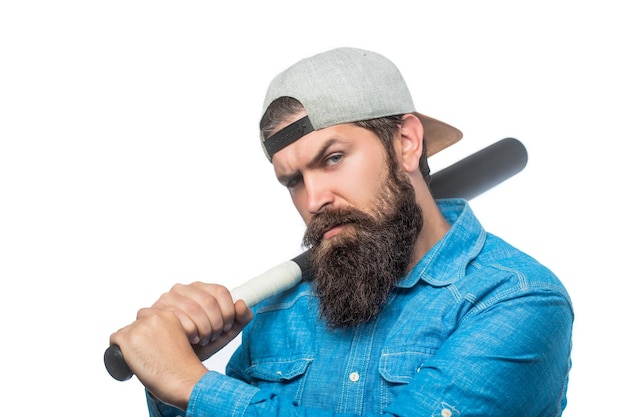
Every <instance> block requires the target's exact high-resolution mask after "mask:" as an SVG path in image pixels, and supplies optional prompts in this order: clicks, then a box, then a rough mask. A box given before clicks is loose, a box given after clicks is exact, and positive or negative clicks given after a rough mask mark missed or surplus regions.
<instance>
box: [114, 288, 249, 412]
mask: <svg viewBox="0 0 626 417" xmlns="http://www.w3.org/2000/svg"><path fill="white" fill-rule="evenodd" d="M250 320H252V311H251V310H250V309H249V308H248V307H247V306H246V304H245V303H244V302H243V301H241V300H240V301H238V302H237V303H236V304H233V300H232V297H231V296H230V292H229V291H228V290H227V289H226V288H225V287H223V286H221V285H216V284H204V283H199V282H196V283H193V284H189V285H181V284H177V285H175V286H174V287H172V289H171V290H170V291H169V292H167V293H165V294H163V295H162V296H161V297H160V298H159V299H158V300H157V302H156V303H154V304H153V305H152V307H150V308H143V309H141V310H139V312H138V313H137V320H136V321H135V322H134V323H132V324H130V325H129V326H126V327H124V328H122V329H120V330H119V331H117V332H116V333H114V334H113V335H111V338H110V342H111V343H112V344H113V343H114V344H117V345H119V346H120V349H121V350H122V354H123V355H124V359H125V360H126V363H127V364H128V366H129V367H130V369H131V370H132V371H133V372H134V374H135V375H136V376H137V378H138V379H139V380H140V381H141V383H142V384H143V385H144V386H145V387H146V388H147V389H148V390H149V391H150V392H151V393H152V394H153V395H155V396H156V397H157V398H159V399H160V400H161V401H163V402H165V403H168V404H171V405H174V406H176V407H179V408H181V409H183V410H185V409H186V407H187V403H188V401H189V397H190V395H191V392H192V390H193V387H194V386H195V384H196V383H197V382H198V380H199V379H200V378H202V376H203V375H204V374H205V373H206V372H207V369H206V368H205V367H204V365H203V364H202V361H204V360H206V359H207V358H209V357H210V356H211V355H213V354H214V353H215V352H217V351H219V350H220V349H221V348H223V347H224V346H226V345H227V344H228V343H229V342H230V341H231V340H232V339H234V338H235V337H236V336H237V335H238V334H239V332H241V330H242V329H243V328H244V327H245V326H246V325H247V324H248V323H249V322H250ZM192 345H193V346H192Z"/></svg>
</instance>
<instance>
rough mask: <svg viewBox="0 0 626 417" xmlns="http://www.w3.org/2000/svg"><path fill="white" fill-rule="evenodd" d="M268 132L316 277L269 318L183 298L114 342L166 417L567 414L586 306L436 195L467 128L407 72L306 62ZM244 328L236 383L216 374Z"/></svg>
mask: <svg viewBox="0 0 626 417" xmlns="http://www.w3.org/2000/svg"><path fill="white" fill-rule="evenodd" d="M260 127H261V142H262V145H263V149H264V151H265V155H266V157H267V158H268V160H269V161H270V162H271V163H272V166H273V168H274V171H275V174H276V177H277V179H278V180H279V182H280V183H281V184H283V185H284V186H285V187H286V189H287V190H288V191H289V193H290V195H291V198H292V201H293V204H294V206H295V208H296V209H297V210H298V212H299V213H300V215H301V217H302V219H303V220H304V222H305V224H306V226H307V229H306V233H305V236H304V239H303V243H304V246H305V247H306V248H308V249H309V262H310V268H309V271H310V272H309V273H308V274H307V275H306V276H305V277H304V279H303V280H302V282H300V283H299V284H297V285H296V286H295V287H293V288H291V289H289V290H287V291H285V292H283V293H282V294H279V295H276V296H273V297H271V298H269V299H267V300H265V301H263V302H262V303H260V304H259V305H257V306H256V307H254V311H253V310H252V309H250V308H248V306H246V304H245V302H243V301H242V300H233V299H232V297H231V295H230V293H229V292H228V290H226V288H224V287H223V286H221V285H217V284H206V283H193V284H190V285H176V286H174V287H173V288H172V290H170V291H169V292H167V293H165V294H163V296H161V298H159V300H157V302H156V303H155V304H154V305H153V306H152V307H150V308H147V309H142V310H140V311H139V313H138V318H137V321H135V322H134V323H133V324H131V325H129V326H127V327H126V328H124V329H121V330H120V331H118V332H116V333H115V334H113V335H112V336H111V342H112V343H114V344H118V345H119V346H120V347H121V349H122V351H123V353H124V357H125V358H126V361H127V363H128V365H129V366H130V368H131V369H132V371H133V372H134V373H135V374H136V375H137V377H138V378H139V379H140V381H141V382H142V383H143V384H144V385H145V387H146V389H147V393H148V396H147V398H148V407H149V411H150V414H151V415H152V416H175V415H181V414H183V413H186V415H187V416H200V415H202V416H320V417H321V416H335V415H336V416H339V415H341V416H380V415H385V416H410V417H415V416H491V415H501V416H507V417H510V416H559V415H561V413H562V412H563V409H564V407H565V404H566V395H565V393H566V387H567V380H568V374H569V369H570V353H571V336H572V323H573V310H572V305H571V301H570V299H569V296H568V294H567V292H566V290H565V288H564V287H563V285H562V283H561V282H560V281H559V280H558V278H557V277H556V276H555V275H554V274H553V273H552V272H551V271H550V270H549V269H547V268H546V267H545V266H543V265H541V264H540V263H538V262H537V261H536V260H535V259H533V258H532V257H530V256H529V255H527V254H525V253H523V252H521V251H520V250H518V249H516V248H514V247H513V246H511V245H510V244H508V243H506V242H504V241H503V240H502V239H499V238H498V237H496V236H494V235H492V234H490V233H487V232H486V231H485V230H484V229H483V228H482V226H481V225H480V223H479V222H478V220H477V219H476V217H475V216H474V214H473V213H472V210H471V208H470V207H469V205H468V203H467V201H464V200H461V199H446V200H435V199H434V198H433V197H432V195H431V193H430V190H429V179H430V177H429V168H428V160H427V158H428V157H429V156H431V155H433V154H435V153H436V152H439V151H440V150H442V149H444V148H446V147H447V146H450V145H451V144H453V143H455V142H457V141H458V140H459V139H460V138H461V132H460V131H459V130H457V129H456V128H454V127H452V126H450V125H448V124H446V123H443V122H441V121H438V120H436V119H433V118H431V117H428V116H425V115H424V114H421V113H418V112H417V111H416V109H415V107H414V104H413V100H412V97H411V95H410V93H409V90H408V88H407V86H406V84H405V81H404V79H403V78H402V76H401V74H400V72H399V71H398V69H397V68H396V67H395V65H394V64H393V63H391V61H389V60H388V59H387V58H385V57H383V56H382V55H380V54H377V53H374V52H371V51H365V50H360V49H356V48H338V49H333V50H330V51H326V52H323V53H321V54H318V55H315V56H312V57H309V58H305V59H303V60H301V61H299V62H298V63H296V64H294V65H293V66H291V67H289V68H287V69H286V70H285V71H284V72H282V73H280V74H279V75H278V76H276V77H275V78H274V80H273V81H272V82H271V84H270V86H269V88H268V91H267V95H266V98H265V102H264V107H263V114H262V118H261V126H260ZM242 330H243V334H242V343H241V346H240V347H239V348H238V349H237V351H236V352H235V353H234V355H233V356H232V358H231V359H230V361H229V363H228V365H227V368H226V374H225V375H224V374H220V373H218V372H215V371H211V370H209V369H207V367H206V366H205V364H204V363H203V361H204V360H206V359H207V358H209V357H210V356H211V355H212V354H213V353H215V352H216V351H218V350H219V349H221V348H222V347H223V346H224V345H225V344H226V343H228V342H229V341H231V340H232V339H233V338H234V337H235V336H236V335H237V334H239V332H241V331H242ZM192 345H193V347H192Z"/></svg>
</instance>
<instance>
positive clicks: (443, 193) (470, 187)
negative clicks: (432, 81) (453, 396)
mask: <svg viewBox="0 0 626 417" xmlns="http://www.w3.org/2000/svg"><path fill="white" fill-rule="evenodd" d="M527 161H528V154H527V153H526V148H525V147H524V145H523V144H522V143H521V142H520V141H519V140H517V139H514V138H506V139H502V140H500V141H498V142H496V143H494V144H493V145H490V146H488V147H486V148H484V149H482V150H480V151H478V152H476V153H474V154H472V155H470V156H468V157H466V158H464V159H462V160H460V161H459V162H456V163H455V164H453V165H450V166H449V167H447V168H444V169H443V170H441V171H438V172H436V173H434V174H433V175H432V176H431V182H430V189H431V192H432V194H433V197H435V198H449V197H460V198H465V199H466V200H470V199H472V198H474V197H476V196H477V195H479V194H482V193H483V192H485V191H487V190H489V189H490V188H492V187H494V186H496V185H497V184H499V183H501V182H502V181H504V180H505V179H507V178H509V177H511V176H513V175H515V174H517V173H518V172H520V171H521V170H522V169H524V167H525V166H526V162H527ZM307 253H308V252H304V253H302V254H300V255H298V256H296V257H295V258H293V259H292V260H290V261H287V262H284V263H282V264H280V265H278V266H276V267H274V268H272V269H270V270H269V271H267V272H265V273H263V274H261V275H259V276H258V277H255V278H253V279H251V280H249V281H248V282H246V283H244V284H243V285H241V286H239V287H237V288H235V289H233V291H232V294H233V299H235V300H238V299H243V300H244V301H246V304H248V306H249V307H252V306H253V305H255V304H257V303H258V302H260V301H262V300H263V299H264V298H266V297H268V296H271V295H274V294H277V293H279V292H281V291H284V290H286V289H288V288H291V287H292V286H294V285H295V284H297V283H298V282H299V281H300V279H301V278H302V274H303V271H304V273H308V262H307ZM104 365H105V367H106V369H107V371H108V372H109V374H110V375H111V376H112V377H113V378H115V379H117V380H118V381H126V380H128V379H130V378H132V376H133V371H131V369H130V368H129V367H128V365H127V364H126V361H125V360H124V355H122V351H121V350H120V347H119V346H118V345H115V344H112V345H111V346H109V347H108V348H107V349H106V351H105V352H104Z"/></svg>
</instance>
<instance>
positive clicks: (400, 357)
mask: <svg viewBox="0 0 626 417" xmlns="http://www.w3.org/2000/svg"><path fill="white" fill-rule="evenodd" d="M434 353H435V352H434V351H433V350H432V349H428V348H425V349H421V348H417V347H413V348H410V350H409V349H405V350H402V351H396V350H394V351H384V352H383V354H382V356H381V357H380V363H379V368H378V370H379V372H380V375H381V376H382V377H383V379H384V380H385V381H387V382H389V383H393V384H408V383H409V381H411V378H413V376H414V375H415V374H416V373H417V372H419V370H420V368H421V367H422V365H423V364H424V362H426V361H427V360H428V358H430V357H432V356H433V355H434Z"/></svg>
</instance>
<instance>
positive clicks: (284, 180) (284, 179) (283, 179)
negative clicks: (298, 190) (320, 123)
mask: <svg viewBox="0 0 626 417" xmlns="http://www.w3.org/2000/svg"><path fill="white" fill-rule="evenodd" d="M337 142H339V139H337V138H331V139H328V140H327V141H326V142H325V143H324V145H322V146H321V147H320V148H319V149H318V150H317V152H316V153H315V155H314V156H313V157H312V158H311V159H310V160H309V162H307V163H306V164H305V168H307V169H310V168H311V167H313V166H315V165H317V164H318V163H319V161H320V160H322V159H323V158H324V155H326V152H327V151H328V148H330V147H331V146H333V145H334V144H335V143H337ZM277 178H278V182H280V183H281V184H283V185H285V186H286V185H287V184H289V183H290V182H292V181H294V180H298V179H300V178H302V172H301V171H298V172H295V173H293V174H287V175H279V176H278V177H277Z"/></svg>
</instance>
